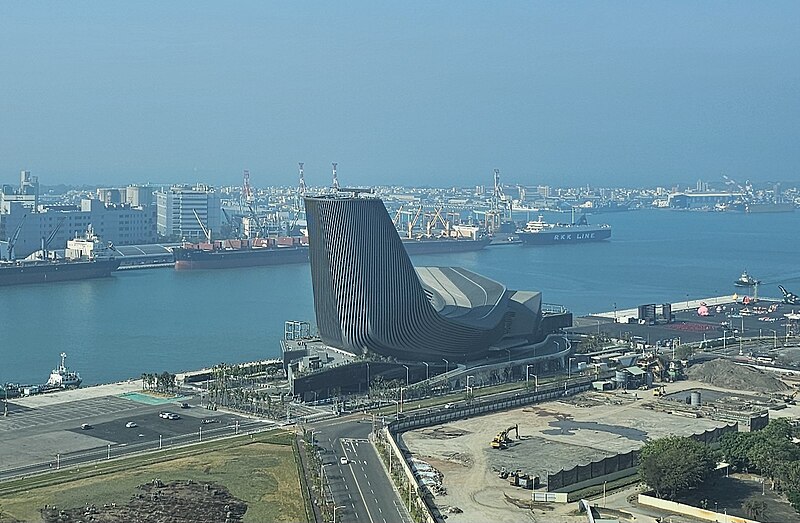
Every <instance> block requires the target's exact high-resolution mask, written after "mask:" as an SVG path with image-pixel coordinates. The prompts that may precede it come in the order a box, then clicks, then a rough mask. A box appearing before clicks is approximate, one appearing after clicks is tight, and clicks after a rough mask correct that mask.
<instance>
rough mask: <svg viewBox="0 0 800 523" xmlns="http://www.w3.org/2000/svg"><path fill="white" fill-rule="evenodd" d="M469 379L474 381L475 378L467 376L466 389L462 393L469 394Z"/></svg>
mask: <svg viewBox="0 0 800 523" xmlns="http://www.w3.org/2000/svg"><path fill="white" fill-rule="evenodd" d="M470 378H472V379H475V376H472V375H469V376H467V388H466V390H465V391H464V392H466V393H467V394H469V379H470Z"/></svg>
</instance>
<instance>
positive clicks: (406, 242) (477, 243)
mask: <svg viewBox="0 0 800 523" xmlns="http://www.w3.org/2000/svg"><path fill="white" fill-rule="evenodd" d="M402 241H403V247H405V248H406V252H407V253H408V254H409V256H413V255H415V254H446V253H456V252H471V251H479V250H481V249H484V248H486V246H488V245H489V244H490V243H491V241H492V239H491V238H489V237H488V236H484V237H481V238H447V237H445V238H418V239H417V238H414V239H409V238H402Z"/></svg>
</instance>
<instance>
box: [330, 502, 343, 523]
mask: <svg viewBox="0 0 800 523" xmlns="http://www.w3.org/2000/svg"><path fill="white" fill-rule="evenodd" d="M340 508H345V507H344V505H339V506H338V507H333V523H336V511H337V510H338V509H340Z"/></svg>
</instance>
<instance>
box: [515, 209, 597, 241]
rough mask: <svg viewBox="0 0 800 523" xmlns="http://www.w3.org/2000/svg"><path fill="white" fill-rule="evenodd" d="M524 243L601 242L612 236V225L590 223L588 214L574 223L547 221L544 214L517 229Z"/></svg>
mask: <svg viewBox="0 0 800 523" xmlns="http://www.w3.org/2000/svg"><path fill="white" fill-rule="evenodd" d="M517 235H518V236H519V238H520V240H522V244H523V245H557V244H572V243H586V242H599V241H603V240H608V239H610V238H611V226H610V225H607V224H601V225H589V224H588V222H587V221H586V215H585V214H584V215H582V216H581V217H580V219H579V220H578V221H577V222H575V221H573V222H572V223H567V224H561V223H547V222H546V221H544V218H543V217H542V216H539V219H538V220H536V221H530V222H528V223H527V225H526V226H525V228H524V229H521V230H519V231H517Z"/></svg>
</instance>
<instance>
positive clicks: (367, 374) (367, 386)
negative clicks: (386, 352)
mask: <svg viewBox="0 0 800 523" xmlns="http://www.w3.org/2000/svg"><path fill="white" fill-rule="evenodd" d="M367 397H368V398H369V363H367Z"/></svg>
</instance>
